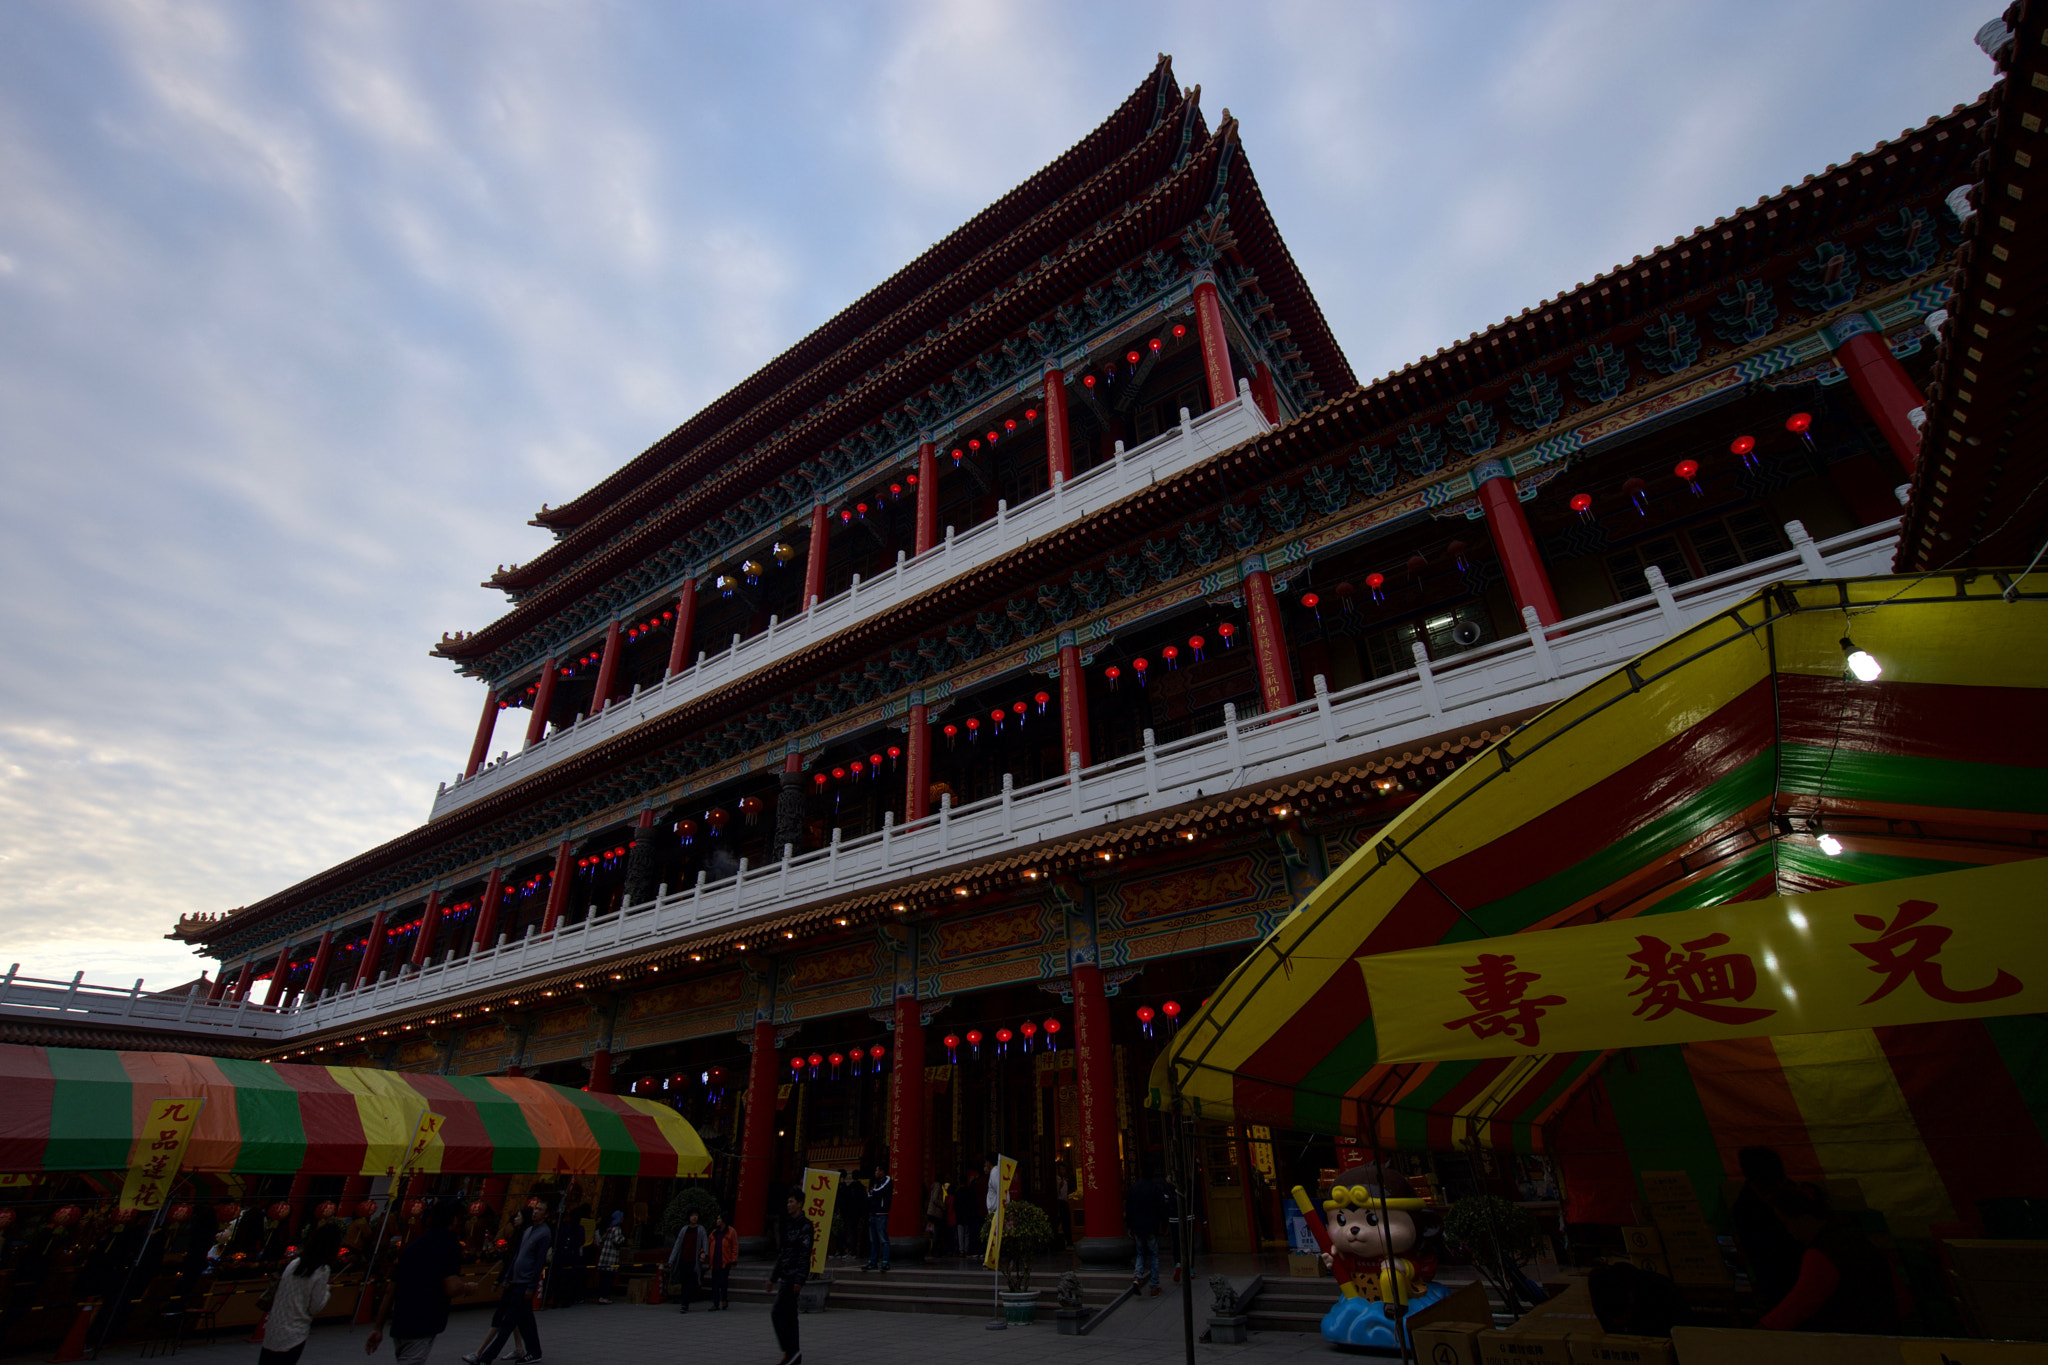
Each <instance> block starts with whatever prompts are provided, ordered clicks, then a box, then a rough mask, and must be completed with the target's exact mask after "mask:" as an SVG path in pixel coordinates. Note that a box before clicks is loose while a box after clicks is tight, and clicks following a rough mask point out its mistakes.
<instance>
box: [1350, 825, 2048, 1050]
mask: <svg viewBox="0 0 2048 1365" xmlns="http://www.w3.org/2000/svg"><path fill="white" fill-rule="evenodd" d="M2043 906H2048V859H2044V858H2029V859H2023V860H2021V861H2017V862H2010V863H2001V864H1997V865H1995V866H1991V867H1977V868H1970V869H1968V870H1966V871H1961V872H1942V873H1937V874H1935V875H1933V876H1929V877H1910V878H1906V879H1904V880H1900V881H1889V882H1878V883H1875V884H1873V885H1870V886H1847V887H1841V888H1838V889H1836V890H1831V891H1816V892H1810V893H1804V894H1800V895H1792V896H1773V897H1769V898H1767V899H1764V900H1755V901H1741V902H1735V903H1731V904H1728V905H1719V906H1714V907H1711V908H1709V909H1705V910H1681V911H1678V912H1675V913H1673V914H1668V915H1650V916H1644V917H1642V918H1636V919H1618V920H1609V921H1608V922H1606V923H1605V924H1589V925H1581V926H1576V927H1572V928H1565V929H1545V930H1539V931H1536V932H1533V933H1526V934H1508V935H1503V936H1501V937H1497V938H1489V939H1481V940H1477V941H1468V942H1464V943H1451V944H1439V945H1437V946H1435V947H1430V948H1414V949H1410V950H1408V951H1405V952H1396V953H1378V954H1373V955H1370V956H1366V957H1361V958H1359V959H1358V964H1359V967H1360V968H1361V969H1362V970H1363V971H1364V973H1365V981H1366V989H1367V991H1368V992H1369V993H1370V995H1371V997H1372V1010H1373V1027H1374V1030H1375V1032H1376V1034H1377V1036H1378V1039H1379V1060H1380V1061H1381V1062H1415V1061H1433V1060H1444V1059H1449V1058H1459V1057H1515V1056H1523V1055H1528V1054H1534V1053H1551V1052H1581V1051H1593V1050H1601V1049H1607V1048H1621V1047H1639V1046H1649V1045H1653V1044H1658V1043H1689V1042H1699V1041H1703V1040H1705V1039H1710V1038H1746V1037H1755V1036H1759V1035H1765V1034H1786V1033H1819V1032H1828V1031H1833V1030H1836V1029H1855V1028H1873V1027H1878V1026H1881V1025H1887V1024H1918V1023H1932V1022H1935V1021H1937V1020H1945V1019H1971V1018H1978V1017H1982V1016H1985V1015H1994V1014H2034V1013H2039V1012H2041V1011H2044V1010H2048V934H2043V933H2041V932H2040V929H2039V917H2040V910H2041V907H2043Z"/></svg>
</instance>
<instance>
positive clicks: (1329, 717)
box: [1316, 673, 1337, 749]
mask: <svg viewBox="0 0 2048 1365" xmlns="http://www.w3.org/2000/svg"><path fill="white" fill-rule="evenodd" d="M1316 719H1317V720H1318V721H1320V722H1321V723H1322V727H1323V747H1324V748H1325V749H1334V748H1336V747H1337V717H1336V716H1335V715H1334V714H1333V713H1332V712H1331V710H1330V680H1329V679H1328V678H1326V677H1324V676H1323V675H1322V674H1320V673H1318V674H1316Z"/></svg>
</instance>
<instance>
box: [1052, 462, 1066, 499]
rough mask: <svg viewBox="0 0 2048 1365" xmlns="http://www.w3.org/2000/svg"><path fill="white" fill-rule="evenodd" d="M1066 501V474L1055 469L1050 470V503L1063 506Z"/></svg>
mask: <svg viewBox="0 0 2048 1365" xmlns="http://www.w3.org/2000/svg"><path fill="white" fill-rule="evenodd" d="M1066 501H1067V476H1066V475H1065V474H1062V473H1061V472H1060V471H1059V470H1057V469H1055V470H1054V471H1053V472H1052V505H1053V506H1054V507H1064V506H1066Z"/></svg>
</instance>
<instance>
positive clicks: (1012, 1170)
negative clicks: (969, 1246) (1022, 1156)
mask: <svg viewBox="0 0 2048 1365" xmlns="http://www.w3.org/2000/svg"><path fill="white" fill-rule="evenodd" d="M995 1177H996V1213H995V1218H994V1219H993V1220H991V1226H990V1228H989V1230H988V1254H987V1255H986V1256H983V1257H982V1258H981V1263H982V1265H983V1266H985V1267H986V1268H988V1269H990V1270H994V1269H995V1268H996V1265H997V1263H998V1262H997V1258H998V1257H1000V1256H1001V1255H1002V1252H1003V1215H1004V1214H1005V1213H1007V1212H1008V1211H1009V1208H1010V1185H1011V1183H1012V1182H1013V1181H1015V1180H1016V1178H1017V1158H1016V1157H1013V1156H999V1157H997V1158H996V1169H995Z"/></svg>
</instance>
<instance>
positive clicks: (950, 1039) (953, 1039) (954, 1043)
mask: <svg viewBox="0 0 2048 1365" xmlns="http://www.w3.org/2000/svg"><path fill="white" fill-rule="evenodd" d="M939 1041H940V1042H942V1043H944V1044H945V1045H946V1051H948V1052H951V1051H952V1050H953V1049H954V1048H956V1047H958V1046H960V1035H959V1034H957V1033H949V1034H947V1035H946V1036H945V1037H944V1038H941V1039H940V1040H939Z"/></svg>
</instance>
